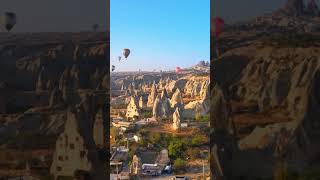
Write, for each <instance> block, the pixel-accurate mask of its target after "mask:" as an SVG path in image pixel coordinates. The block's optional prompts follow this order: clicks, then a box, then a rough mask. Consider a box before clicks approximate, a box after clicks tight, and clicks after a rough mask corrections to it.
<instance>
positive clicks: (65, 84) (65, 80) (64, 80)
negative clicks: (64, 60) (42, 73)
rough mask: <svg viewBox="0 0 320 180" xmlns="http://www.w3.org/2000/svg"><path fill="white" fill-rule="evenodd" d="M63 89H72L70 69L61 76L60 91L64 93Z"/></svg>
mask: <svg viewBox="0 0 320 180" xmlns="http://www.w3.org/2000/svg"><path fill="white" fill-rule="evenodd" d="M63 88H67V89H69V88H70V79H69V69H65V70H64V71H63V73H62V74H61V76H60V80H59V89H60V90H61V91H62V89H63Z"/></svg>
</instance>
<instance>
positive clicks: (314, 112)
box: [211, 44, 320, 178]
mask: <svg viewBox="0 0 320 180" xmlns="http://www.w3.org/2000/svg"><path fill="white" fill-rule="evenodd" d="M319 53H320V51H319V47H317V46H305V47H279V46H267V45H264V46H257V45H254V44H252V45H248V46H245V47H239V48H234V49H232V50H229V51H227V52H226V53H224V54H223V55H222V56H221V57H219V59H218V60H216V61H213V62H212V63H213V68H212V69H213V72H212V77H211V78H212V81H213V82H214V83H213V85H212V89H211V91H212V92H211V95H212V97H211V108H212V109H211V117H212V118H211V122H212V126H213V127H214V128H215V130H216V131H219V132H220V133H222V134H224V135H223V138H231V139H229V140H228V141H225V142H223V143H221V142H219V139H218V138H217V133H214V134H215V135H216V136H214V137H215V138H216V139H214V138H213V139H211V140H212V142H214V143H217V144H219V143H220V147H225V148H226V149H224V151H220V156H221V157H222V158H223V157H232V159H228V158H224V159H223V160H222V162H221V163H222V164H223V165H224V167H225V169H226V171H227V172H232V173H233V175H232V176H231V177H234V178H236V177H239V176H248V177H271V176H273V172H274V169H275V165H276V162H277V160H278V159H279V157H283V158H284V159H285V160H286V161H287V162H290V163H289V166H290V168H292V169H294V170H296V171H303V170H304V169H305V168H308V167H309V165H311V164H312V163H315V161H314V160H315V159H316V157H319V155H320V148H319V147H320V146H319V145H320V144H319V141H317V139H318V138H319V137H320V134H319V128H320V121H319V120H318V118H317V117H319V115H320V114H319V113H320V104H319V82H320V80H319V77H320V75H319V74H320V66H319V64H320V59H319ZM218 134H219V133H218ZM223 138H221V137H220V139H223ZM226 144H228V145H226ZM226 153H227V155H225V154H226ZM218 154H219V152H218ZM261 162H263V165H262V164H261ZM259 164H260V165H259ZM253 169H254V170H253ZM228 170H229V171H228Z"/></svg>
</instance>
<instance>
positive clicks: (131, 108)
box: [126, 96, 140, 119]
mask: <svg viewBox="0 0 320 180" xmlns="http://www.w3.org/2000/svg"><path fill="white" fill-rule="evenodd" d="M139 116H140V109H139V99H138V97H137V96H131V98H130V102H129V104H128V106H127V113H126V117H127V118H130V119H136V118H138V117H139Z"/></svg>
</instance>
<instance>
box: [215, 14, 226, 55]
mask: <svg viewBox="0 0 320 180" xmlns="http://www.w3.org/2000/svg"><path fill="white" fill-rule="evenodd" d="M213 25H214V28H213V31H214V36H215V38H218V37H219V35H220V34H221V33H222V32H223V27H224V20H223V19H222V18H220V17H216V18H214V19H213ZM215 46H216V55H217V57H219V56H220V52H219V47H218V45H217V43H216V45H215Z"/></svg>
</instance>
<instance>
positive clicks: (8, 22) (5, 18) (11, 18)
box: [1, 12, 17, 32]
mask: <svg viewBox="0 0 320 180" xmlns="http://www.w3.org/2000/svg"><path fill="white" fill-rule="evenodd" d="M16 23H17V17H16V14H15V13H13V12H6V13H4V15H2V16H1V25H2V27H4V28H5V29H6V30H7V31H8V32H9V31H10V30H11V29H12V28H13V27H14V26H15V25H16Z"/></svg>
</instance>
